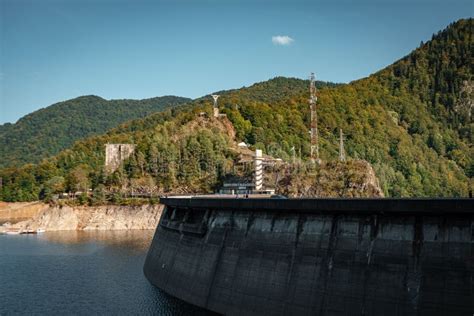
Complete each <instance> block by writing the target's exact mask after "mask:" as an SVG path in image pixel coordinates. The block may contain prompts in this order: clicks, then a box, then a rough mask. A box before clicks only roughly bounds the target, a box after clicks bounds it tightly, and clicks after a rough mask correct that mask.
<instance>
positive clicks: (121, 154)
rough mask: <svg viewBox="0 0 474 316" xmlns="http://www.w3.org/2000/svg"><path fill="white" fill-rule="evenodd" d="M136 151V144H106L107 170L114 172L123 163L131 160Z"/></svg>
mask: <svg viewBox="0 0 474 316" xmlns="http://www.w3.org/2000/svg"><path fill="white" fill-rule="evenodd" d="M134 151H135V145H134V144H106V145H105V170H106V171H107V172H110V173H112V172H114V171H115V170H117V169H118V168H119V167H120V165H121V164H122V162H123V161H124V160H125V159H127V158H129V157H130V156H131V155H132V154H133V152H134Z"/></svg>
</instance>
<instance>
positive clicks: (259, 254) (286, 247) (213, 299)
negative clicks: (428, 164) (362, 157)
mask: <svg viewBox="0 0 474 316" xmlns="http://www.w3.org/2000/svg"><path fill="white" fill-rule="evenodd" d="M162 203H164V204H165V205H166V207H165V210H164V213H163V215H162V217H161V221H160V223H159V225H158V227H157V229H156V233H155V236H154V239H153V242H152V244H151V247H150V250H149V253H148V256H147V259H146V262H145V267H144V272H145V275H146V277H147V278H148V279H149V280H150V282H151V283H152V284H154V285H155V286H157V287H159V288H160V289H162V290H164V291H165V292H167V293H169V294H171V295H173V296H175V297H178V298H180V299H182V300H184V301H186V302H189V303H192V304H195V305H198V306H201V307H204V308H207V309H210V310H212V311H216V312H219V313H224V314H228V315H237V314H240V315H262V314H264V315H308V314H310V315H315V314H316V315H420V314H421V315H440V314H441V315H443V314H444V315H472V313H473V312H474V280H473V278H474V224H473V218H474V203H473V200H469V199H435V200H433V199H347V200H345V199H281V200H280V199H224V198H222V199H219V198H165V199H162Z"/></svg>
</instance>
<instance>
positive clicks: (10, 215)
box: [0, 202, 49, 223]
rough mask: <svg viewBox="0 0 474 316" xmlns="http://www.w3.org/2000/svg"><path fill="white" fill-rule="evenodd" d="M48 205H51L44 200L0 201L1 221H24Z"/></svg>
mask: <svg viewBox="0 0 474 316" xmlns="http://www.w3.org/2000/svg"><path fill="white" fill-rule="evenodd" d="M48 207H49V205H48V204H46V203H43V202H18V203H6V202H0V223H1V222H19V221H24V220H27V219H30V218H32V217H34V216H36V215H37V214H38V213H39V212H41V211H43V210H45V209H47V208H48Z"/></svg>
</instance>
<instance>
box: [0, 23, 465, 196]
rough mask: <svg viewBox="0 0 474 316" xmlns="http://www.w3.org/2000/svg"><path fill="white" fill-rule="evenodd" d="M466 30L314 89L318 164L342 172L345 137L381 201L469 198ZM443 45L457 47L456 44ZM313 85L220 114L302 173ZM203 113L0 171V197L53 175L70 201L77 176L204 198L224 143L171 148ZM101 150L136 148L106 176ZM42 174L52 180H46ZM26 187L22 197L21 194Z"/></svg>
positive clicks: (246, 94) (206, 101)
mask: <svg viewBox="0 0 474 316" xmlns="http://www.w3.org/2000/svg"><path fill="white" fill-rule="evenodd" d="M472 28H473V20H472V19H467V20H466V19H464V20H460V21H457V22H456V23H453V24H451V25H450V26H448V27H447V28H446V30H443V31H441V32H439V33H438V34H437V35H435V36H434V37H433V39H432V40H431V41H430V42H429V43H426V44H424V46H422V47H421V48H423V47H426V48H430V47H431V48H430V49H425V50H420V49H415V50H414V51H413V52H412V53H410V54H409V55H407V56H406V57H404V58H401V59H400V60H399V61H397V62H395V63H394V64H392V65H390V66H388V67H386V68H384V69H382V70H380V71H379V72H376V73H374V74H372V75H370V76H369V77H366V78H362V79H359V80H356V81H353V82H351V83H349V84H342V85H336V86H323V87H320V89H319V90H318V118H319V121H318V123H319V132H320V154H321V159H323V161H328V162H330V161H335V160H337V158H338V143H339V140H338V137H339V129H340V128H342V130H343V133H344V136H345V143H344V145H345V150H346V156H347V157H348V159H349V160H366V161H368V162H369V163H370V164H371V165H372V166H373V168H374V170H375V173H376V175H377V177H378V179H379V180H380V184H381V186H382V189H383V193H384V195H385V196H404V197H410V196H418V197H421V196H467V194H468V191H469V190H470V189H471V190H472V180H471V178H472V174H473V169H474V167H473V157H474V152H473V146H472V139H471V137H465V136H466V135H465V131H466V130H467V131H469V130H471V131H472V129H473V124H472V121H470V120H467V118H468V116H466V115H465V116H462V117H461V114H462V115H464V114H466V113H464V112H459V111H455V109H456V108H459V107H461V108H463V107H464V108H465V107H466V105H465V103H464V101H466V100H465V99H466V98H467V99H469V98H470V95H469V94H467V96H466V93H465V92H463V89H464V82H465V81H467V82H468V84H471V83H470V80H471V78H472V64H473V57H472V50H470V48H472V45H473V43H472V42H473V40H474V39H473V37H472V36H471V35H470V34H471V33H472ZM444 34H457V35H456V36H454V35H453V36H452V38H451V35H449V36H448V35H444ZM453 45H454V47H456V49H457V50H461V51H463V52H467V53H466V54H464V55H462V56H464V57H462V58H461V59H462V60H460V63H449V62H447V63H445V62H437V61H436V60H438V57H439V56H447V57H448V60H449V58H451V56H453V57H452V59H453V60H454V59H456V54H457V52H456V51H455V50H453V49H451V48H449V47H451V46H453ZM447 47H448V48H447ZM413 56H415V57H413ZM457 73H460V74H461V75H460V76H457V75H456V74H457ZM460 82H461V83H462V84H460ZM304 83H306V84H307V85H306V87H305V85H304ZM308 84H309V83H308V81H304V80H301V81H298V80H296V81H295V80H292V79H287V78H282V77H278V78H276V79H275V80H269V81H266V82H262V83H257V84H255V85H252V86H250V87H248V88H244V89H237V90H230V91H227V92H224V93H223V94H222V95H221V97H220V98H219V108H220V110H221V112H222V113H224V114H226V115H227V118H228V119H229V120H230V122H231V123H232V124H233V126H234V128H235V133H236V138H237V139H238V140H239V141H244V142H246V143H248V144H249V145H250V147H251V148H252V149H255V148H260V149H263V150H264V151H265V152H266V153H267V154H269V155H272V156H273V157H278V158H282V159H283V160H284V161H286V162H287V163H290V161H291V160H292V159H295V158H297V160H301V161H305V160H307V159H308V156H309V136H308V126H309V117H310V113H309V107H308V97H309V92H308V87H309V85H308ZM262 87H263V88H262ZM260 88H262V89H260ZM281 91H287V92H285V93H281ZM446 95H448V97H447V96H446ZM467 104H468V105H469V103H467ZM202 112H204V113H206V115H207V116H208V117H212V100H211V98H209V97H208V98H200V99H196V100H194V101H192V102H189V103H187V104H186V105H183V106H180V107H176V108H171V109H167V110H165V111H163V112H160V113H155V114H152V115H149V116H147V117H145V118H143V119H137V120H133V121H128V122H125V123H123V124H121V125H119V126H118V127H115V128H113V129H111V130H109V131H108V132H107V133H106V134H103V135H99V136H95V137H92V138H88V139H84V140H81V141H78V142H76V143H75V144H74V145H73V146H72V147H71V148H70V149H67V150H65V151H63V152H61V153H60V154H58V155H57V156H55V157H54V158H52V159H50V160H48V161H44V162H42V163H41V164H40V165H37V166H25V167H24V168H23V169H20V170H9V171H8V170H3V171H1V172H0V176H3V177H4V179H6V181H4V183H6V184H7V185H4V189H3V193H2V195H1V197H2V198H3V199H10V200H14V199H20V200H21V199H31V198H33V197H34V196H37V195H38V194H40V192H41V191H42V190H43V191H44V190H45V189H49V188H48V187H47V185H46V182H45V181H44V180H42V177H44V178H45V179H50V178H51V177H52V176H53V175H54V176H56V177H62V178H63V182H64V183H63V187H64V188H65V189H71V188H73V187H74V185H75V184H77V183H74V181H71V180H67V179H72V178H73V177H74V176H75V175H77V173H80V174H82V175H84V174H85V175H86V176H85V179H87V181H85V182H84V183H88V185H90V186H92V188H93V189H94V188H97V187H98V186H100V185H103V186H106V187H108V188H116V189H118V190H119V189H120V188H122V189H123V188H127V187H128V188H129V187H131V186H133V183H137V181H138V182H140V181H141V182H146V181H149V183H154V185H156V186H160V187H161V188H162V189H163V190H164V192H166V190H167V189H169V188H172V187H174V186H176V185H180V184H183V185H185V184H187V183H192V184H193V186H192V190H194V192H209V190H211V189H213V188H215V187H216V186H218V185H219V181H220V177H221V171H222V170H220V169H219V168H220V167H219V168H217V169H216V170H214V173H213V172H211V171H210V170H208V169H206V168H207V167H206V166H205V164H204V165H201V163H200V161H207V162H209V161H212V162H213V164H214V167H215V166H221V165H226V164H231V163H232V161H233V160H234V158H235V157H233V155H232V154H231V153H229V152H228V150H227V145H225V144H226V141H224V140H223V138H222V137H223V135H222V133H220V132H219V131H212V130H209V129H207V130H196V131H195V133H194V135H193V134H191V135H188V136H186V138H184V139H182V140H180V141H179V142H178V143H176V142H173V141H171V138H172V137H171V135H175V134H176V133H179V127H180V126H183V125H185V124H187V123H188V122H190V121H192V120H195V119H196V117H198V116H199V115H201V113H202ZM460 113H461V114H460ZM463 133H464V134H463ZM467 135H468V136H470V135H472V133H471V134H469V133H467ZM106 142H125V143H127V142H130V143H135V144H136V145H137V151H136V152H135V154H134V155H133V156H132V157H131V159H129V160H128V161H126V162H125V164H124V166H123V169H121V170H119V171H118V173H116V174H114V175H109V176H107V175H104V174H103V170H102V168H103V161H104V160H103V159H104V155H103V145H104V144H105V143H106ZM156 159H161V161H160V162H161V163H162V165H164V166H166V168H167V169H166V170H168V171H167V173H165V174H160V173H159V172H158V171H157V170H156V168H155V165H154V163H153V161H155V160H156ZM45 170H49V171H48V172H47V173H48V174H47V175H44V174H43V173H44V172H45ZM26 173H32V174H33V175H32V176H28V175H27V174H26ZM349 173H350V172H349ZM32 177H33V178H32ZM76 180H77V179H76ZM47 181H49V180H47ZM22 182H23V183H28V186H29V187H28V186H27V187H28V188H27V189H23V188H21V186H19V183H22Z"/></svg>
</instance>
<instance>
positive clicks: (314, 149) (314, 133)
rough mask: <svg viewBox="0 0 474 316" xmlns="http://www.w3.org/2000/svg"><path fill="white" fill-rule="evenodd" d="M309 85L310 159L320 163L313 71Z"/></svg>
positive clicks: (316, 98)
mask: <svg viewBox="0 0 474 316" xmlns="http://www.w3.org/2000/svg"><path fill="white" fill-rule="evenodd" d="M309 80H310V86H309V92H310V99H309V107H310V110H311V130H310V133H311V161H312V162H313V163H314V162H317V163H320V162H321V160H320V159H319V135H318V115H317V113H316V101H317V100H318V97H316V86H315V84H314V73H311V76H310V77H309Z"/></svg>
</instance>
